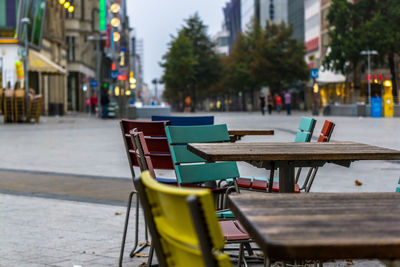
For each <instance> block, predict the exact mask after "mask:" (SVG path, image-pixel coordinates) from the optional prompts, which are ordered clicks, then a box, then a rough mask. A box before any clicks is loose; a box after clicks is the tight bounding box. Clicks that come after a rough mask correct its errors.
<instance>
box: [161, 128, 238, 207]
mask: <svg viewBox="0 0 400 267" xmlns="http://www.w3.org/2000/svg"><path fill="white" fill-rule="evenodd" d="M166 133H167V138H168V142H169V145H170V151H171V155H172V159H173V162H174V165H175V173H176V177H177V180H178V183H179V185H184V184H193V183H197V184H200V183H211V184H214V185H216V183H217V182H218V181H224V180H227V179H233V180H234V184H235V186H234V189H235V190H236V191H237V186H236V178H238V177H240V175H239V170H238V167H237V164H236V162H227V161H226V162H206V160H205V159H203V158H201V157H199V156H196V155H195V154H193V153H192V152H190V151H188V150H187V147H186V146H187V144H188V143H211V142H229V140H230V138H229V134H228V129H227V127H226V124H218V125H203V126H167V127H166ZM221 189H223V188H221ZM228 191H229V190H228ZM221 193H222V198H221V194H219V197H220V198H219V199H217V202H218V204H219V205H218V207H219V208H220V209H222V208H223V207H224V197H225V193H226V192H225V191H221Z"/></svg>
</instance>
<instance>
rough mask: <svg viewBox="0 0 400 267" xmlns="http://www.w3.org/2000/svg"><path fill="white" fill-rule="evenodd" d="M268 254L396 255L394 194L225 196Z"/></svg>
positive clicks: (399, 230)
mask: <svg viewBox="0 0 400 267" xmlns="http://www.w3.org/2000/svg"><path fill="white" fill-rule="evenodd" d="M228 206H229V208H230V209H231V210H232V211H233V213H234V214H235V215H236V217H237V218H238V219H239V221H240V222H241V224H242V225H243V226H244V227H245V229H246V230H247V231H248V232H249V233H250V236H252V237H253V238H254V239H255V240H256V242H257V243H258V245H259V246H260V247H261V248H262V250H263V251H264V252H265V253H266V255H268V257H269V258H272V259H280V260H290V259H291V260H293V259H320V260H327V259H356V258H358V259H369V258H375V259H376V258H377V259H400V223H399V222H400V212H398V211H399V210H400V194H399V193H347V194H343V193H338V194H335V193H329V194H328V193H327V194H271V193H257V192H247V193H241V194H234V195H232V194H231V195H229V198H228Z"/></svg>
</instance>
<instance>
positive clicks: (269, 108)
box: [267, 93, 274, 115]
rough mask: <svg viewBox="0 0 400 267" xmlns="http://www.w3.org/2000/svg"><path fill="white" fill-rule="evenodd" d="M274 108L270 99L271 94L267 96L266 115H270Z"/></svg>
mask: <svg viewBox="0 0 400 267" xmlns="http://www.w3.org/2000/svg"><path fill="white" fill-rule="evenodd" d="M273 106H274V101H273V99H272V95H271V93H268V95H267V107H268V114H269V115H271V113H272V107H273Z"/></svg>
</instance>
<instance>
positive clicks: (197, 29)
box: [161, 14, 220, 109]
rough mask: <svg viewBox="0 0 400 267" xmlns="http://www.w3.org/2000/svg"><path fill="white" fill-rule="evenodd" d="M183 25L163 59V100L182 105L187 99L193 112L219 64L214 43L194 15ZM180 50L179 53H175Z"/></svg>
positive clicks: (212, 81)
mask: <svg viewBox="0 0 400 267" xmlns="http://www.w3.org/2000/svg"><path fill="white" fill-rule="evenodd" d="M185 22H186V24H185V25H184V26H183V27H182V29H180V30H179V31H178V36H177V37H173V40H172V41H171V43H170V45H169V50H168V52H167V54H166V55H165V56H164V62H163V63H161V66H162V67H164V75H163V80H164V81H165V91H164V97H166V98H167V99H169V100H172V101H175V102H176V101H179V100H178V98H180V99H181V101H183V99H184V98H185V97H187V96H190V97H191V99H192V103H193V106H192V108H193V109H194V108H196V103H197V102H198V100H202V99H203V98H204V97H206V96H207V91H208V90H209V89H210V88H211V87H212V86H213V84H215V83H216V82H217V81H218V79H219V77H220V60H219V57H218V56H217V55H216V53H215V52H214V43H213V42H212V41H211V39H210V37H209V36H208V34H207V26H205V25H204V23H203V21H202V20H201V19H200V17H199V16H198V14H195V15H193V16H191V17H189V18H188V19H187V20H186V21H185ZM179 50H183V51H179Z"/></svg>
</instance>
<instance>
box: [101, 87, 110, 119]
mask: <svg viewBox="0 0 400 267" xmlns="http://www.w3.org/2000/svg"><path fill="white" fill-rule="evenodd" d="M109 103H110V98H109V97H108V93H107V92H103V93H102V94H101V98H100V104H101V107H102V110H103V115H102V118H103V119H105V118H108V104H109Z"/></svg>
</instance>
